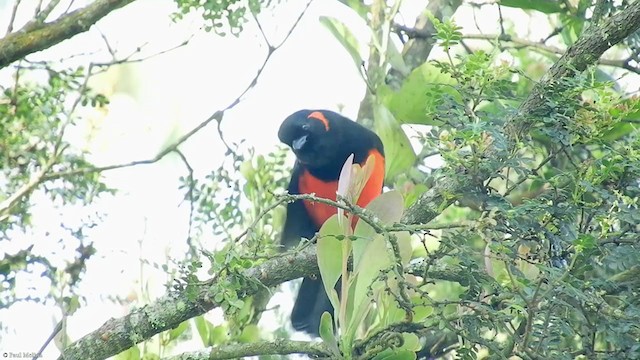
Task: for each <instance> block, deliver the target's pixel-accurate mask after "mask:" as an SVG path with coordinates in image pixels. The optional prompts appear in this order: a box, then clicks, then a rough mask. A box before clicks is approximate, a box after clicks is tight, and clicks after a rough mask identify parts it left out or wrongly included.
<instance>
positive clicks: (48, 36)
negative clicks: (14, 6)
mask: <svg viewBox="0 0 640 360" xmlns="http://www.w3.org/2000/svg"><path fill="white" fill-rule="evenodd" d="M133 1H134V0H96V1H95V2H93V3H92V4H91V5H88V6H86V7H84V8H82V9H78V10H76V11H73V12H70V13H68V14H66V15H63V16H61V17H60V18H58V19H57V20H55V21H52V22H50V23H45V24H42V25H40V26H27V27H26V29H23V30H20V31H16V32H14V33H11V34H9V35H7V36H6V37H4V38H3V39H0V69H2V68H4V67H6V66H7V65H9V64H11V63H13V62H14V61H17V60H20V59H22V58H24V57H25V56H27V55H29V54H32V53H34V52H37V51H40V50H44V49H47V48H49V47H51V46H53V45H56V44H58V43H60V42H62V41H63V40H66V39H69V38H71V37H73V36H74V35H77V34H79V33H81V32H85V31H87V30H89V28H91V26H93V24H95V23H96V22H97V21H98V20H100V19H102V18H103V17H105V16H106V15H107V14H109V13H110V12H112V11H114V10H116V9H118V8H121V7H123V6H125V5H127V4H129V3H131V2H133Z"/></svg>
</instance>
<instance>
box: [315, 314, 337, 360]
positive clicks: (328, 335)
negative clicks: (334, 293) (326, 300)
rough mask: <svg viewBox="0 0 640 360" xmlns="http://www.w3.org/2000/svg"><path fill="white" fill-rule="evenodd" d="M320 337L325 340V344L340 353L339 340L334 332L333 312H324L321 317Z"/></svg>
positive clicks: (334, 351) (335, 352)
mask: <svg viewBox="0 0 640 360" xmlns="http://www.w3.org/2000/svg"><path fill="white" fill-rule="evenodd" d="M319 333H320V338H321V339H322V341H324V343H325V345H327V347H328V348H329V349H330V350H331V351H332V352H333V353H334V354H335V355H336V356H338V355H340V349H339V348H338V341H337V340H336V336H335V334H334V333H333V319H332V318H331V314H329V313H328V312H326V311H325V312H323V313H322V316H321V317H320V329H319Z"/></svg>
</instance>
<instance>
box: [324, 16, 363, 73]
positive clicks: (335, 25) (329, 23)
mask: <svg viewBox="0 0 640 360" xmlns="http://www.w3.org/2000/svg"><path fill="white" fill-rule="evenodd" d="M320 23H321V24H322V25H324V26H325V27H326V28H327V29H329V31H331V33H332V34H333V36H334V37H335V38H336V39H338V41H339V42H340V44H342V46H343V47H344V49H345V50H347V52H348V53H349V55H351V58H352V59H353V63H354V64H355V65H356V68H357V69H358V71H360V69H361V67H362V56H360V45H359V43H358V39H357V38H356V37H355V35H353V33H352V32H351V30H349V28H348V27H347V26H346V25H345V24H344V23H343V22H341V21H340V20H338V19H336V18H333V17H330V16H320Z"/></svg>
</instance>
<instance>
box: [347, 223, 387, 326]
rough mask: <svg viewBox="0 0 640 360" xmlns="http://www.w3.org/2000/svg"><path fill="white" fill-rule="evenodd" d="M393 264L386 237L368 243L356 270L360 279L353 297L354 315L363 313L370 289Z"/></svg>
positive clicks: (376, 238) (375, 237)
mask: <svg viewBox="0 0 640 360" xmlns="http://www.w3.org/2000/svg"><path fill="white" fill-rule="evenodd" d="M392 263H393V261H392V259H391V256H390V254H389V251H388V250H387V243H386V241H385V238H384V236H382V235H376V236H374V238H373V240H371V241H368V243H367V246H366V248H365V250H364V254H363V255H362V259H361V260H360V263H359V265H358V267H357V268H356V269H355V273H357V276H358V278H357V281H356V282H355V292H354V296H353V304H355V305H356V308H354V314H358V313H361V311H360V307H361V306H366V303H365V300H366V299H367V298H368V294H367V293H368V289H369V287H370V286H371V284H372V283H373V281H374V280H375V279H376V278H377V277H378V275H380V271H381V270H384V269H387V268H389V267H390V266H391V264H392ZM353 320H355V318H354V319H353Z"/></svg>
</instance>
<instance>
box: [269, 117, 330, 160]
mask: <svg viewBox="0 0 640 360" xmlns="http://www.w3.org/2000/svg"><path fill="white" fill-rule="evenodd" d="M341 118H342V116H341V115H339V114H337V113H335V112H333V111H328V110H300V111H297V112H295V113H293V114H291V115H289V117H287V118H286V119H285V120H284V121H283V122H282V125H280V130H278V138H279V139H280V141H281V142H283V143H284V144H287V145H288V146H289V147H290V148H291V150H293V153H294V154H295V155H296V158H297V159H298V161H299V162H301V163H302V164H304V165H306V166H309V167H315V168H319V167H323V166H325V165H327V164H329V163H331V162H332V161H334V159H333V156H332V155H333V154H336V153H337V152H338V151H339V149H338V148H337V147H338V146H339V144H340V136H341V135H340V133H341V132H340V131H336V129H335V127H338V126H340V124H339V122H340V119H341Z"/></svg>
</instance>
